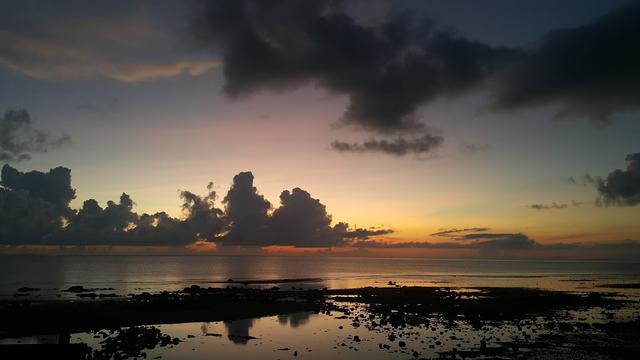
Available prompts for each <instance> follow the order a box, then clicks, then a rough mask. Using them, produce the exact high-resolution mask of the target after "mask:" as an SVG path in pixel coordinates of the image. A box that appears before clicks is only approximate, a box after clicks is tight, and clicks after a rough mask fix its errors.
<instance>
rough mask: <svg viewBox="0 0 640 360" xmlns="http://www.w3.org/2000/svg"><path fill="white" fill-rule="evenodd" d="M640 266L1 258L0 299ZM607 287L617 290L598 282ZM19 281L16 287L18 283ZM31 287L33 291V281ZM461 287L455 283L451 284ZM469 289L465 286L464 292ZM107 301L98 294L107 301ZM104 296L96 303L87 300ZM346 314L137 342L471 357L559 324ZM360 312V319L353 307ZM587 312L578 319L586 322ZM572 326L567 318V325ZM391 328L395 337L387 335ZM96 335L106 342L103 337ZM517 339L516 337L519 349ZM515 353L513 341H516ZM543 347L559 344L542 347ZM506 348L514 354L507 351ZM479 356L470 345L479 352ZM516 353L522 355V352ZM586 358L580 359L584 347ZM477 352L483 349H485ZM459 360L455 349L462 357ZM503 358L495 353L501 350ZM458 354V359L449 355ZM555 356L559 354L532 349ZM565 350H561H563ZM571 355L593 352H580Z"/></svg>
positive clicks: (577, 280)
mask: <svg viewBox="0 0 640 360" xmlns="http://www.w3.org/2000/svg"><path fill="white" fill-rule="evenodd" d="M639 280H640V262H614V261H552V260H477V259H424V258H420V259H418V258H362V257H360V258H351V257H325V256H313V257H312V256H309V257H304V256H295V257H294V256H289V257H276V256H86V255H85V256H35V255H33V256H27V255H6V256H0V300H3V299H4V300H10V299H16V298H17V299H20V300H22V299H25V300H28V301H33V302H37V301H38V300H39V299H42V300H45V299H48V298H52V299H60V300H76V301H77V300H78V297H77V294H76V293H73V292H68V291H65V290H66V289H68V288H69V287H71V286H83V287H84V288H86V289H90V291H92V292H95V293H104V294H116V295H118V296H127V295H128V294H132V293H142V292H160V291H164V290H167V291H172V290H180V289H183V288H185V287H188V286H191V285H199V286H203V287H226V286H236V287H267V288H272V287H279V288H284V289H289V288H296V289H301V288H302V289H304V288H354V287H363V286H379V287H389V286H393V287H395V286H412V285H415V286H436V287H455V288H478V287H532V288H541V289H549V290H563V291H575V292H579V293H584V292H590V291H593V290H596V291H604V292H607V291H614V290H615V291H616V292H621V293H623V296H628V298H627V299H640V290H639V289H638V288H637V286H630V287H629V288H628V289H624V288H620V287H619V285H620V284H629V285H633V284H636V285H637V284H638V283H640V281H639ZM607 284H609V285H611V286H613V285H614V284H617V285H618V288H615V289H614V288H613V287H612V288H609V289H608V288H607ZM21 288H22V289H21ZM25 288H37V289H38V290H37V291H34V290H33V289H25ZM455 291H461V293H463V292H464V291H465V290H464V289H461V290H455ZM469 291H470V292H472V291H473V290H472V289H469ZM107 299H108V298H107ZM96 301H102V300H96ZM634 304H637V303H633V304H632V305H630V306H629V307H628V308H624V309H621V310H617V311H615V312H614V311H609V310H606V309H599V308H595V309H586V310H581V311H577V310H576V311H563V312H562V313H561V314H558V318H557V319H560V318H561V319H562V321H563V322H565V323H569V322H575V324H576V326H578V325H579V324H584V322H585V321H591V322H594V323H596V322H597V323H606V322H608V321H629V320H630V319H636V318H639V317H640V308H638V306H636V305H634ZM348 306H349V308H350V309H351V315H350V316H349V317H347V316H338V315H341V313H337V312H336V313H329V312H327V313H322V312H320V313H318V312H300V313H291V314H282V315H278V316H265V317H259V318H247V319H237V320H232V321H211V322H206V321H203V322H189V323H175V324H153V326H155V327H156V328H157V329H158V330H159V331H160V332H161V333H162V334H167V335H169V336H171V337H175V338H178V339H180V343H179V344H178V345H176V346H173V345H169V346H155V345H150V346H146V347H145V348H144V349H143V352H144V355H143V356H144V357H145V358H149V359H180V360H183V359H193V360H200V359H202V360H204V359H210V358H212V357H216V358H223V359H273V360H277V359H296V360H297V359H317V360H320V359H345V360H346V359H362V360H371V359H415V358H421V359H423V358H424V359H426V358H429V359H431V358H442V357H447V358H448V357H449V356H450V355H451V354H453V356H454V357H455V355H456V352H459V353H461V354H465V353H469V354H473V353H474V351H475V352H476V354H477V351H478V349H482V347H483V346H486V347H487V349H493V350H492V351H499V349H510V346H512V345H509V344H513V343H517V344H523V341H525V343H524V345H523V346H525V347H524V349H525V351H526V349H527V348H526V344H527V343H526V341H527V340H526V339H525V340H523V338H522V337H523V336H524V335H523V334H525V332H523V330H524V331H526V334H527V335H526V336H529V334H534V335H533V336H534V337H533V338H532V341H533V342H534V343H536V344H537V343H539V340H538V339H542V338H543V337H544V336H546V335H553V336H557V334H556V333H553V331H556V330H553V329H550V328H549V327H548V324H549V323H550V322H551V323H555V322H557V320H556V319H555V318H554V319H551V320H549V319H550V318H549V317H539V318H534V319H529V320H526V321H524V322H520V321H503V322H498V323H493V324H492V323H486V324H485V325H484V326H483V327H482V328H479V329H478V328H475V327H473V326H471V325H470V324H469V323H468V322H465V321H464V320H455V321H454V322H451V321H440V320H439V318H438V317H437V316H435V317H434V318H433V319H431V320H430V324H429V326H407V327H403V326H401V327H399V328H393V327H390V325H385V326H384V327H376V328H370V327H367V326H360V325H359V323H357V324H356V323H355V321H354V320H353V319H354V318H359V317H358V316H365V315H364V314H367V312H366V311H367V308H366V306H359V307H358V306H356V305H353V304H349V305H348ZM358 314H360V315H358ZM585 319H588V320H585ZM571 326H573V325H571ZM108 331H109V335H108V337H106V336H107V330H101V331H97V330H96V331H89V332H80V333H72V334H70V338H69V341H70V342H71V343H72V344H76V343H78V344H80V343H82V344H88V345H89V346H90V347H91V348H92V349H93V350H94V351H97V350H99V349H105V348H107V347H108V346H109V345H108V343H107V342H108V341H109V339H112V338H113V337H114V336H115V335H114V334H115V333H112V332H110V331H111V330H108ZM392 336H393V337H395V336H398V337H399V339H400V340H399V339H393V338H392ZM105 337H106V338H105ZM59 341H60V338H59V336H58V334H40V335H36V336H26V337H18V338H2V337H0V346H3V345H9V346H10V345H16V344H18V345H20V344H23V345H24V344H56V343H58V342H59ZM518 346H520V345H518ZM565 347H566V349H564V348H563V347H560V348H558V349H559V350H562V352H561V354H573V353H574V352H575V351H576V350H579V348H580V347H579V346H575V345H574V344H567V345H566V346H565ZM514 349H516V348H514ZM546 349H547V350H546V351H547V352H548V351H552V352H553V351H556V350H558V349H557V348H556V347H553V346H549V347H547V348H546ZM513 351H516V350H513ZM483 354H484V353H483V352H482V350H481V352H480V355H483ZM525 354H526V352H525ZM585 354H586V355H585ZM485 355H486V354H485ZM463 357H464V356H463ZM509 357H510V356H506V357H504V358H509ZM456 358H460V357H456ZM539 358H561V357H544V356H542V357H539ZM562 358H564V357H562ZM570 358H592V354H590V353H588V352H587V353H582V354H578V355H576V356H573V357H570Z"/></svg>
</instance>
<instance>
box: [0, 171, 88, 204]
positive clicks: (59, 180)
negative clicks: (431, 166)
mask: <svg viewBox="0 0 640 360" xmlns="http://www.w3.org/2000/svg"><path fill="white" fill-rule="evenodd" d="M1 176H2V177H1V180H0V185H2V186H3V187H4V188H6V189H11V190H15V191H24V192H25V193H27V194H28V195H29V196H30V197H32V198H34V199H37V200H42V201H46V202H48V203H50V204H52V205H54V206H55V207H57V208H59V209H64V208H66V207H68V206H69V203H70V202H71V200H73V199H75V197H76V190H75V189H74V188H72V187H71V170H69V169H67V168H63V167H57V168H55V169H51V170H49V171H48V172H46V173H44V172H40V171H29V172H26V173H23V172H20V171H18V170H16V169H15V168H13V167H11V166H10V165H4V166H3V167H2V175H1Z"/></svg>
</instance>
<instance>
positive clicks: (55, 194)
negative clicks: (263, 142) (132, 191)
mask: <svg viewBox="0 0 640 360" xmlns="http://www.w3.org/2000/svg"><path fill="white" fill-rule="evenodd" d="M0 184H1V185H2V187H0V244H8V245H80V246H84V245H163V246H185V245H191V244H194V243H195V242H196V241H204V242H209V243H217V244H219V245H234V246H271V245H284V246H295V247H331V246H342V245H348V244H350V243H352V242H354V241H361V240H368V239H370V238H371V237H377V236H382V235H386V234H389V233H391V232H392V230H389V229H381V228H374V229H364V228H350V227H349V225H348V224H346V223H343V222H338V223H337V224H335V225H332V218H331V216H330V215H329V214H328V213H327V211H326V207H325V205H324V204H322V203H321V202H320V201H319V200H318V199H314V198H312V197H311V195H310V194H309V193H308V192H306V191H304V190H301V189H299V188H295V189H293V190H292V191H283V192H282V194H281V195H280V201H281V205H280V207H278V208H277V209H275V210H273V211H272V212H271V209H272V206H271V204H270V203H269V201H267V200H266V199H265V198H264V197H263V196H262V195H260V193H259V192H258V190H257V188H256V187H254V186H253V174H252V173H251V172H242V173H239V174H238V175H236V176H235V177H234V178H233V184H232V186H231V188H230V189H229V192H228V193H227V195H226V196H225V198H224V199H223V203H224V205H225V208H224V210H223V209H220V208H218V207H217V206H216V200H217V195H216V193H215V192H214V191H213V190H212V188H213V183H209V185H208V186H207V190H208V192H207V194H206V195H204V196H201V195H197V194H195V193H193V192H190V191H181V192H180V197H181V199H182V211H183V217H181V218H174V217H171V216H169V215H168V214H167V213H165V212H158V213H155V214H146V213H144V214H138V213H136V212H134V211H133V207H134V202H133V199H132V198H131V197H130V196H129V195H128V194H126V193H122V195H121V196H120V199H119V201H117V202H115V201H108V202H107V204H106V207H104V208H103V207H101V206H100V204H99V203H98V201H96V200H95V199H89V200H86V201H84V202H83V204H82V207H81V208H80V209H79V210H75V209H71V208H70V207H69V203H70V201H71V200H72V199H73V198H75V189H73V188H72V187H71V171H70V170H69V169H67V168H62V167H58V168H55V169H52V170H50V171H49V172H47V173H43V172H39V171H31V172H26V173H23V172H20V171H18V170H16V169H15V168H13V167H11V166H9V165H5V166H4V167H3V168H2V178H1V182H0Z"/></svg>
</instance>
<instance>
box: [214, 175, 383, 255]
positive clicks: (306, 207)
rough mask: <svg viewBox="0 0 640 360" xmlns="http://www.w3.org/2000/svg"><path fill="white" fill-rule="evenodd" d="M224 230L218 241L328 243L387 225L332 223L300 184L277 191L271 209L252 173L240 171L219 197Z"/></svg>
mask: <svg viewBox="0 0 640 360" xmlns="http://www.w3.org/2000/svg"><path fill="white" fill-rule="evenodd" d="M223 202H224V204H225V219H226V221H227V229H228V232H227V233H226V234H225V235H224V236H221V237H220V239H219V241H220V243H221V244H224V245H257V246H271V245H281V246H295V247H331V246H344V245H347V244H349V243H350V242H352V241H354V240H356V239H357V240H363V239H368V238H370V237H372V236H381V235H386V234H389V233H391V232H392V230H390V229H363V228H356V229H351V228H350V227H349V225H348V224H347V223H344V222H338V223H337V224H335V225H333V226H332V221H333V220H332V217H331V215H329V214H328V213H327V210H326V206H325V205H324V204H322V203H321V202H320V200H318V199H314V198H312V197H311V194H309V193H308V192H307V191H305V190H302V189H300V188H294V189H293V190H291V191H289V190H285V191H283V192H282V193H281V194H280V206H279V207H278V208H276V209H274V210H273V211H272V212H271V209H272V208H273V207H272V205H271V203H269V201H267V200H266V199H265V198H264V197H263V196H262V195H261V194H260V193H259V192H258V190H257V189H256V187H254V186H253V174H252V173H251V172H242V173H240V174H238V175H236V176H235V177H234V178H233V184H232V185H231V188H230V189H229V192H228V193H227V195H226V196H225V198H224V200H223Z"/></svg>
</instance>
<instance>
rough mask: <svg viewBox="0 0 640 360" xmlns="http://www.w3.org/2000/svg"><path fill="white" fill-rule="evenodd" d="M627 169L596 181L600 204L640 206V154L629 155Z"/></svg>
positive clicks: (618, 170) (617, 170) (611, 173)
mask: <svg viewBox="0 0 640 360" xmlns="http://www.w3.org/2000/svg"><path fill="white" fill-rule="evenodd" d="M625 160H626V161H627V169H626V170H620V169H616V170H614V171H612V172H610V173H609V175H607V177H606V178H604V179H602V178H598V179H597V180H596V184H597V189H598V193H599V194H600V198H599V199H598V200H599V202H600V203H602V204H604V205H618V206H620V205H626V206H633V205H638V204H640V153H635V154H629V155H627V157H626V159H625Z"/></svg>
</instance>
